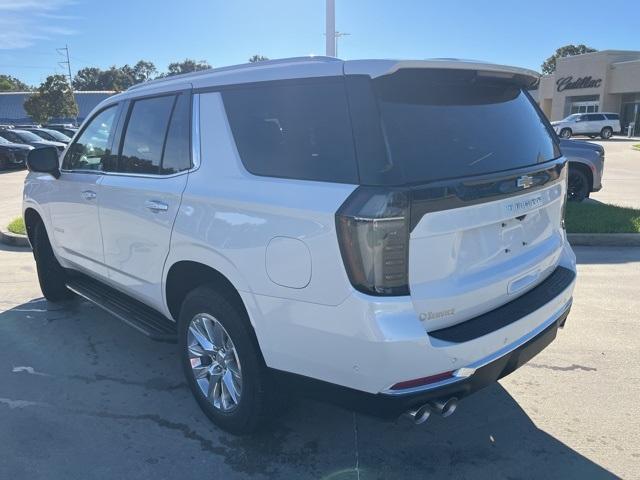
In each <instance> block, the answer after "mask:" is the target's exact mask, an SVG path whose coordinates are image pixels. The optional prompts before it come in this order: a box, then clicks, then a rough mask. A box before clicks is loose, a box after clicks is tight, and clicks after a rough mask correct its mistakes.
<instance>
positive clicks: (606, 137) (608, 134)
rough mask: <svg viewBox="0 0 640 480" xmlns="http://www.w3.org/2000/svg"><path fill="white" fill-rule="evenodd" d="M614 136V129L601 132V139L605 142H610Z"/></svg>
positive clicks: (605, 129)
mask: <svg viewBox="0 0 640 480" xmlns="http://www.w3.org/2000/svg"><path fill="white" fill-rule="evenodd" d="M612 136H613V128H611V127H604V128H603V129H602V131H601V132H600V138H602V139H603V140H609V139H610V138H611V137H612Z"/></svg>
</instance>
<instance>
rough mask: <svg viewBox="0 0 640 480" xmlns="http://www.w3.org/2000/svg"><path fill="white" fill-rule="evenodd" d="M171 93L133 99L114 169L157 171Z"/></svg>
mask: <svg viewBox="0 0 640 480" xmlns="http://www.w3.org/2000/svg"><path fill="white" fill-rule="evenodd" d="M174 100H175V96H174V95H170V96H165V97H155V98H147V99H142V100H136V101H134V102H133V104H132V105H131V108H130V110H129V120H128V122H127V127H126V131H125V133H124V138H123V141H122V151H121V154H120V159H119V164H118V171H119V172H124V173H151V174H158V173H159V172H160V161H161V159H162V149H163V147H164V140H165V135H166V133H167V127H168V125H169V116H170V115H171V110H172V108H173V103H174Z"/></svg>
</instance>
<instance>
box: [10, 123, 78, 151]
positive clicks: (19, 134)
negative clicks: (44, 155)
mask: <svg viewBox="0 0 640 480" xmlns="http://www.w3.org/2000/svg"><path fill="white" fill-rule="evenodd" d="M0 137H4V138H5V139H6V140H9V141H10V142H13V143H21V144H23V145H31V146H32V147H56V148H57V149H58V152H62V151H63V150H64V148H65V147H66V145H65V144H64V143H62V142H52V141H51V140H45V139H44V138H41V137H39V136H38V135H36V134H35V133H32V132H29V131H27V130H20V129H17V128H14V129H11V130H0Z"/></svg>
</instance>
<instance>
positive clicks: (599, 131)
mask: <svg viewBox="0 0 640 480" xmlns="http://www.w3.org/2000/svg"><path fill="white" fill-rule="evenodd" d="M551 125H552V126H553V129H554V130H555V132H556V133H557V134H558V136H559V137H560V138H571V137H572V136H573V135H586V136H588V137H590V138H596V137H597V136H600V137H601V138H602V139H603V140H608V139H609V138H611V136H612V135H613V134H614V133H620V115H618V114H617V113H574V114H573V115H569V116H568V117H567V118H565V119H564V120H560V121H559V122H551Z"/></svg>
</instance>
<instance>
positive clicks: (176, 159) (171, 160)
mask: <svg viewBox="0 0 640 480" xmlns="http://www.w3.org/2000/svg"><path fill="white" fill-rule="evenodd" d="M190 149H191V108H190V105H189V95H185V94H180V95H178V98H177V100H176V104H175V107H174V108H173V114H172V115H171V124H170V125H169V132H168V133H167V143H166V144H165V147H164V155H163V157H162V173H163V174H171V173H177V172H181V171H183V170H188V169H189V168H191V153H190Z"/></svg>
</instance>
